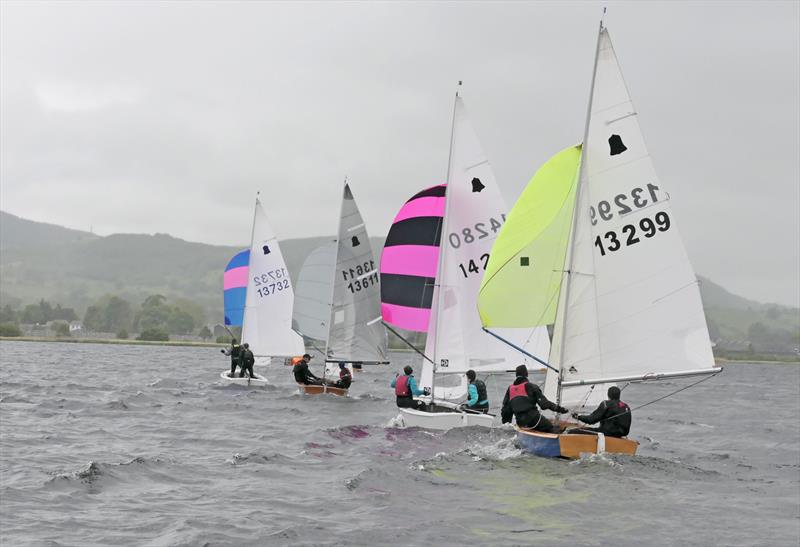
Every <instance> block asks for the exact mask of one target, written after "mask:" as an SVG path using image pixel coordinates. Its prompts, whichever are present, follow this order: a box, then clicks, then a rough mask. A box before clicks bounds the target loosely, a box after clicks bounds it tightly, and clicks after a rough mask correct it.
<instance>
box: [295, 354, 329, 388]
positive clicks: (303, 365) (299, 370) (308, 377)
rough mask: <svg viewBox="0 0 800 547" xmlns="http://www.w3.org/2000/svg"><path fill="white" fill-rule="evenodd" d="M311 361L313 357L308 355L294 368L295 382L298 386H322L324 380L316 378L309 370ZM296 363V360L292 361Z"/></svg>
mask: <svg viewBox="0 0 800 547" xmlns="http://www.w3.org/2000/svg"><path fill="white" fill-rule="evenodd" d="M310 360H311V356H310V355H309V354H308V353H306V354H305V355H303V357H302V358H301V359H300V360H299V361H298V362H297V363H296V364H295V365H294V367H292V372H293V373H294V380H295V382H297V383H298V384H306V385H321V384H322V380H320V379H319V378H317V377H316V376H314V374H313V373H312V372H311V371H310V370H308V362H309V361H310ZM292 361H294V359H292Z"/></svg>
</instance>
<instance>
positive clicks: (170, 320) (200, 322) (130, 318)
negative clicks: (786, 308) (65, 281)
mask: <svg viewBox="0 0 800 547" xmlns="http://www.w3.org/2000/svg"><path fill="white" fill-rule="evenodd" d="M78 320H79V316H78V314H77V313H76V311H75V310H74V309H73V308H66V307H62V306H61V305H60V304H56V305H55V306H54V305H53V304H51V303H50V302H48V301H47V300H44V299H41V300H40V301H39V302H38V303H36V304H28V305H26V306H24V307H22V308H20V309H15V308H14V307H12V306H11V305H10V304H6V305H5V306H3V307H2V308H0V336H21V335H22V330H21V329H20V325H50V326H51V328H52V330H54V331H55V333H56V335H57V336H70V335H71V331H70V323H73V322H75V321H78ZM80 329H81V331H82V332H84V333H86V332H90V333H91V332H96V333H113V334H115V336H116V337H117V338H120V339H125V338H128V337H129V336H130V333H131V332H138V333H139V336H138V337H137V338H138V339H139V340H157V341H166V340H169V336H170V335H191V334H194V335H197V336H199V337H200V338H202V339H204V340H207V339H209V338H211V336H212V334H211V331H210V329H209V328H208V326H207V325H206V324H205V311H204V310H203V308H202V307H201V306H199V305H197V304H194V303H193V302H191V301H189V300H186V299H180V298H178V299H175V300H174V301H173V302H169V301H168V299H167V298H166V297H165V296H163V295H161V294H152V295H150V296H148V297H147V298H145V299H144V301H142V302H141V303H140V304H138V305H133V304H131V303H130V302H129V301H127V300H125V299H124V298H121V297H119V296H117V295H105V296H103V297H101V298H100V299H98V300H97V301H96V302H94V303H93V304H91V305H90V306H88V307H87V308H86V311H85V312H84V315H83V319H82V321H81V324H80Z"/></svg>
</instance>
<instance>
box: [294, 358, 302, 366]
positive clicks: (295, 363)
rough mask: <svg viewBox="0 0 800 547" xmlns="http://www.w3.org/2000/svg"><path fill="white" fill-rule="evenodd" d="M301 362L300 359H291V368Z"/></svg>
mask: <svg viewBox="0 0 800 547" xmlns="http://www.w3.org/2000/svg"><path fill="white" fill-rule="evenodd" d="M302 360H303V358H302V357H292V360H291V363H292V366H295V365H297V364H299V363H300V361H302Z"/></svg>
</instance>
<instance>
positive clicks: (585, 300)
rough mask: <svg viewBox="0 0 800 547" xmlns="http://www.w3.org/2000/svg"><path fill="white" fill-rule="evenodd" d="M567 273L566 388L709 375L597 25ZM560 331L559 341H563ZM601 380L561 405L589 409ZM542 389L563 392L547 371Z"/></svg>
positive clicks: (670, 227) (688, 285)
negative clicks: (630, 379) (617, 380)
mask: <svg viewBox="0 0 800 547" xmlns="http://www.w3.org/2000/svg"><path fill="white" fill-rule="evenodd" d="M588 117H589V118H588V121H587V129H586V137H585V142H584V148H583V156H582V165H581V175H580V183H579V189H578V192H577V194H578V195H577V204H576V208H575V215H576V216H575V220H574V229H573V233H572V241H571V259H570V262H569V264H570V265H569V266H568V268H566V269H568V270H570V275H569V276H568V281H567V282H566V283H565V285H566V286H565V287H564V288H563V289H562V291H561V292H562V295H563V298H562V302H561V303H560V307H559V313H558V315H559V317H560V319H561V321H560V322H558V323H557V325H556V335H557V339H558V341H554V348H555V349H556V350H558V349H559V346H560V347H561V348H563V352H562V353H561V354H560V355H559V354H558V352H555V353H556V354H555V355H554V356H552V357H551V361H555V362H557V363H560V366H561V368H562V373H563V384H562V385H564V386H569V385H570V383H574V382H578V381H587V380H598V379H600V380H602V379H609V381H610V379H613V378H624V377H634V376H639V377H641V376H643V375H647V374H650V373H653V374H658V373H692V372H697V371H700V372H703V371H705V372H711V369H712V368H713V367H714V359H713V356H712V353H711V344H710V342H709V337H708V330H707V327H706V322H705V316H704V314H703V308H702V303H701V300H700V292H699V288H698V284H697V279H696V278H695V275H694V271H693V270H692V267H691V265H690V263H689V260H688V257H687V255H686V251H685V249H684V247H683V244H682V242H681V238H680V236H679V234H678V230H677V228H676V223H675V218H674V216H673V212H672V208H671V206H670V205H671V196H670V194H669V193H668V192H667V191H666V189H665V188H664V186H663V184H662V183H661V182H660V181H659V179H658V177H657V175H656V173H655V170H654V168H653V164H652V161H651V159H650V156H649V154H648V152H647V149H646V148H645V144H644V140H643V138H642V134H641V131H640V128H639V121H638V116H637V112H636V110H635V109H634V107H633V103H632V102H631V99H630V96H629V94H628V90H627V87H626V85H625V81H624V80H623V78H622V73H621V71H620V67H619V64H618V61H617V58H616V54H615V53H614V48H613V46H612V44H611V39H610V37H609V35H608V31H607V30H606V29H605V28H602V27H601V30H600V35H599V38H598V49H597V60H596V65H595V73H594V78H593V85H592V92H591V96H590V103H589V114H588ZM559 337H563V339H561V338H559ZM605 391H606V390H605V386H604V385H602V384H598V385H595V386H575V387H563V389H562V392H561V402H562V404H563V405H565V406H569V407H573V408H574V407H576V406H580V405H587V406H593V405H595V404H596V403H597V402H598V401H600V400H602V399H604V398H605ZM545 394H546V396H547V397H548V398H551V399H555V398H556V397H557V395H558V381H557V375H556V374H555V373H551V372H550V371H548V377H547V382H546V390H545Z"/></svg>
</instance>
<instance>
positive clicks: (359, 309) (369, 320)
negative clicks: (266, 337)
mask: <svg viewBox="0 0 800 547" xmlns="http://www.w3.org/2000/svg"><path fill="white" fill-rule="evenodd" d="M329 317H330V319H329V322H328V324H329V334H328V337H327V341H328V344H327V354H328V359H331V360H341V361H348V362H354V361H355V362H358V361H361V362H380V361H386V359H387V352H388V350H387V334H386V329H385V327H384V326H383V323H382V322H381V298H380V275H379V274H378V263H377V262H376V261H375V257H374V256H373V254H372V246H371V245H370V241H369V236H368V235H367V228H366V226H365V225H364V220H363V219H362V218H361V213H360V212H359V211H358V206H357V205H356V202H355V199H354V198H353V193H352V191H351V190H350V185H349V184H347V183H345V185H344V191H343V195H342V208H341V215H340V217H339V241H338V245H337V251H336V265H335V267H334V270H333V297H332V300H331V307H330V316H329Z"/></svg>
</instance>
